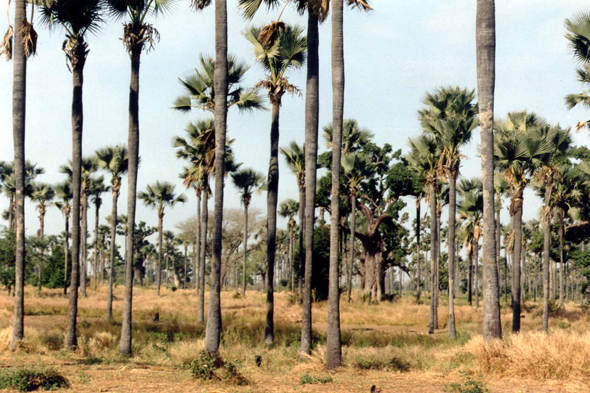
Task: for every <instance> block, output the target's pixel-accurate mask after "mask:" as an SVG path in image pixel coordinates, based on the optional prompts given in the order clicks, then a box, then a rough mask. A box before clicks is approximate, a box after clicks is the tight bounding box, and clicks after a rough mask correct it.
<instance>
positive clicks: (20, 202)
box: [9, 0, 27, 349]
mask: <svg viewBox="0 0 590 393" xmlns="http://www.w3.org/2000/svg"><path fill="white" fill-rule="evenodd" d="M26 12H27V2H26V1H25V0H15V16H14V28H15V30H14V31H15V34H14V60H13V61H14V64H13V65H14V70H13V75H14V77H13V88H12V135H13V141H14V172H15V174H14V176H15V183H16V184H15V185H16V198H15V202H16V260H15V265H14V268H15V284H14V295H15V296H14V319H13V323H12V336H11V338H10V347H11V348H12V349H16V347H17V345H18V343H19V342H21V341H22V339H23V338H24V336H25V319H24V318H25V293H24V291H25V194H24V188H25V112H26V100H27V57H26V56H25V53H24V47H23V37H22V34H20V31H21V29H22V27H23V25H24V23H25V21H26ZM11 212H12V209H10V211H9V214H11ZM11 218H12V217H11Z"/></svg>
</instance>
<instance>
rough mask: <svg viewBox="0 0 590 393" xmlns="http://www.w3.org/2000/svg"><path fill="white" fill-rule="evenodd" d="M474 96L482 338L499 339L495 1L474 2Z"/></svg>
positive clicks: (500, 334)
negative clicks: (479, 174) (479, 175)
mask: <svg viewBox="0 0 590 393" xmlns="http://www.w3.org/2000/svg"><path fill="white" fill-rule="evenodd" d="M476 47H477V93H478V96H479V99H478V106H479V122H480V129H481V167H482V174H483V203H484V207H483V269H484V274H483V277H484V280H483V337H484V339H485V340H486V341H490V340H493V339H499V338H502V323H501V320H500V290H499V279H498V269H497V267H496V245H495V244H494V243H495V233H494V231H495V222H494V89H495V83H496V11H495V4H494V0H477V15H476Z"/></svg>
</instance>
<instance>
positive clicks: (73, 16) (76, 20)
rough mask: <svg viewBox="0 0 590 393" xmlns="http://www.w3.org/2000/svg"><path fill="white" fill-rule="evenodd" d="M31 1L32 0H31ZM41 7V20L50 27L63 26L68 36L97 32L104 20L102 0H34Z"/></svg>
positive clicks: (70, 37) (78, 36) (74, 36)
mask: <svg viewBox="0 0 590 393" xmlns="http://www.w3.org/2000/svg"><path fill="white" fill-rule="evenodd" d="M29 1H31V0H29ZM32 2H34V3H35V4H36V5H38V6H39V7H40V9H41V21H42V22H43V23H45V24H46V25H47V26H48V27H49V28H53V27H55V26H62V27H63V28H64V29H66V31H67V32H68V38H69V39H70V40H73V39H74V40H75V39H77V38H82V37H84V35H85V34H86V33H87V32H91V33H97V32H98V31H99V26H100V23H102V22H103V18H102V14H103V5H104V3H103V1H102V0H32Z"/></svg>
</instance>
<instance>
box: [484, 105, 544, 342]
mask: <svg viewBox="0 0 590 393" xmlns="http://www.w3.org/2000/svg"><path fill="white" fill-rule="evenodd" d="M542 125H544V121H543V120H542V119H540V118H538V117H537V116H536V115H535V114H534V113H527V112H514V113H509V114H508V116H507V119H506V120H504V121H498V122H496V124H495V125H494V127H495V129H496V131H497V133H496V140H495V143H494V158H495V162H496V167H497V169H498V170H499V171H501V172H503V173H504V175H505V177H506V180H507V181H508V182H509V183H510V216H511V222H512V225H513V227H512V234H513V239H514V248H513V254H512V261H513V264H512V265H513V268H512V312H513V322H512V331H513V332H514V333H517V332H518V331H520V311H521V310H520V301H521V290H520V288H521V285H520V280H521V278H520V274H521V272H520V263H519V261H520V260H521V259H520V258H521V248H522V206H523V196H524V195H523V193H524V189H525V188H526V186H527V185H528V183H529V182H530V181H531V179H532V178H533V176H534V175H535V173H537V172H538V171H539V169H540V168H542V166H543V165H544V164H545V163H546V162H548V159H549V157H550V153H551V149H552V144H551V143H550V141H549V140H548V139H547V137H546V135H544V134H543V133H542V132H540V131H539V127H540V126H542ZM484 187H485V183H484ZM484 190H485V188H484ZM484 194H485V192H484ZM484 206H485V201H484ZM485 228H486V227H485V217H484V234H485ZM494 230H495V228H494ZM484 251H485V244H484ZM494 252H495V247H494ZM494 270H495V272H496V273H495V274H496V275H497V269H496V268H494ZM487 273H489V271H488V270H486V274H487Z"/></svg>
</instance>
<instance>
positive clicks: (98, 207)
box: [93, 201, 100, 292]
mask: <svg viewBox="0 0 590 393" xmlns="http://www.w3.org/2000/svg"><path fill="white" fill-rule="evenodd" d="M99 222H100V203H99V202H98V201H97V203H96V210H95V217H94V269H93V270H94V277H93V278H94V292H96V290H97V286H98V224H99Z"/></svg>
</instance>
